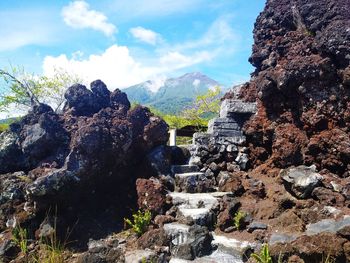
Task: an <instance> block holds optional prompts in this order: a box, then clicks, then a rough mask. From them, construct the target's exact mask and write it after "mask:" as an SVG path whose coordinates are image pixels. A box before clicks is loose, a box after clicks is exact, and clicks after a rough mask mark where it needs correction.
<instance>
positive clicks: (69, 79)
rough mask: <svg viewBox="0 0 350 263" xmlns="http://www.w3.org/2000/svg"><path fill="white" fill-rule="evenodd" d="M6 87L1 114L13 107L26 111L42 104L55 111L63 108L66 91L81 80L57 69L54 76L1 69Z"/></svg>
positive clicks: (0, 96)
mask: <svg viewBox="0 0 350 263" xmlns="http://www.w3.org/2000/svg"><path fill="white" fill-rule="evenodd" d="M0 78H2V80H3V81H4V84H5V85H4V86H3V87H2V88H0V112H7V111H9V109H11V107H12V108H13V107H16V108H17V109H21V110H26V109H28V108H30V107H32V106H34V105H37V104H39V103H41V102H44V103H47V104H49V105H51V106H52V107H53V108H54V109H55V110H58V109H60V108H61V107H62V104H63V102H64V93H65V91H66V89H67V88H68V87H69V86H71V85H72V84H74V83H77V82H80V79H79V78H78V77H77V76H75V75H72V74H69V73H67V72H66V71H63V70H61V69H60V70H58V69H55V71H54V74H53V76H51V77H47V76H37V75H34V74H29V73H26V72H25V71H24V69H23V68H16V67H11V68H10V70H6V69H0Z"/></svg>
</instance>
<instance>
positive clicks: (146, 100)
mask: <svg viewBox="0 0 350 263" xmlns="http://www.w3.org/2000/svg"><path fill="white" fill-rule="evenodd" d="M217 85H219V83H218V82H217V81H215V80H213V79H211V78H209V77H208V76H206V75H204V74H203V73H201V72H191V73H186V74H184V75H182V76H180V77H178V78H169V79H162V80H161V81H160V80H159V81H154V80H153V81H146V82H143V83H140V84H138V85H135V86H132V87H129V88H126V89H124V90H123V91H124V92H125V93H126V94H127V95H128V98H129V99H130V101H132V102H138V103H140V104H144V105H150V106H153V107H155V108H158V109H159V110H161V111H163V112H164V113H176V112H179V111H181V110H182V109H183V108H184V107H185V106H186V105H188V104H190V103H192V102H193V100H194V99H195V98H196V96H198V95H199V94H203V93H206V92H207V91H208V89H210V88H212V87H214V86H217ZM155 88H157V89H155Z"/></svg>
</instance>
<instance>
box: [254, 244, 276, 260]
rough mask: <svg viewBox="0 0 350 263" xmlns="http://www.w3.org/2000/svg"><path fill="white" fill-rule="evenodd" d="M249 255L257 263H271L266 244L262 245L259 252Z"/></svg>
mask: <svg viewBox="0 0 350 263" xmlns="http://www.w3.org/2000/svg"><path fill="white" fill-rule="evenodd" d="M251 257H252V258H253V259H255V261H256V262H257V263H272V258H271V256H270V251H269V245H268V244H264V245H263V246H262V248H261V250H260V253H259V254H256V253H252V254H251Z"/></svg>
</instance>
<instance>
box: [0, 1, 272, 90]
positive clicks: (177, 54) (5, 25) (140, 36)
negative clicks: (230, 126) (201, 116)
mask: <svg viewBox="0 0 350 263" xmlns="http://www.w3.org/2000/svg"><path fill="white" fill-rule="evenodd" d="M264 3H265V1H264V0H249V1H247V0H219V1H213V0H147V1H146V0H99V1H96V0H95V1H92V0H90V1H89V0H86V1H64V0H58V1H47V0H45V1H43V0H31V1H23V0H12V1H0V21H1V28H0V35H1V42H0V68H6V67H8V66H9V64H10V63H11V64H12V65H21V66H23V67H24V69H25V70H26V71H28V72H31V73H35V74H45V75H50V74H52V73H53V70H54V68H63V69H64V70H67V71H69V72H74V73H75V74H78V75H80V76H81V77H82V78H83V79H84V80H85V81H86V82H90V81H92V80H94V79H97V78H100V79H102V80H103V81H105V82H106V84H107V85H108V86H109V88H110V89H114V88H124V87H128V86H130V85H134V84H137V83H139V82H142V81H146V80H148V79H151V80H159V81H158V82H157V83H161V82H162V80H164V79H165V78H167V77H177V76H180V75H181V74H183V73H186V72H194V71H200V72H202V73H204V74H206V75H208V76H209V77H211V78H213V79H215V80H217V81H219V82H220V83H222V84H223V85H226V86H231V85H233V84H237V83H240V82H243V81H245V80H248V79H249V74H250V73H251V72H252V71H253V68H252V66H251V65H250V64H249V63H248V61H247V60H248V57H249V55H250V53H251V46H252V43H253V36H252V30H253V26H254V22H255V19H256V17H257V15H258V14H259V12H261V11H262V9H263V6H264Z"/></svg>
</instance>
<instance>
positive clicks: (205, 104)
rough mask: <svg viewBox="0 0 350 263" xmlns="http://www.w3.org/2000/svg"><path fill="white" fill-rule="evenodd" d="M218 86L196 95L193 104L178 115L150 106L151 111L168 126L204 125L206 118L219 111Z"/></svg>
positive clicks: (205, 124) (177, 127)
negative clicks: (165, 112)
mask: <svg viewBox="0 0 350 263" xmlns="http://www.w3.org/2000/svg"><path fill="white" fill-rule="evenodd" d="M220 97H221V89H220V87H215V89H214V90H208V92H206V93H204V94H202V95H199V96H197V97H196V100H195V102H194V104H193V105H191V106H189V107H188V108H187V109H185V110H184V111H183V112H181V113H180V114H178V115H170V114H164V113H163V112H161V111H160V110H158V109H156V108H154V107H150V109H151V111H152V112H153V113H154V114H156V115H158V116H160V117H162V118H163V119H164V120H165V122H166V123H167V124H168V125H169V127H170V128H176V129H180V128H182V127H185V126H195V127H198V128H199V127H206V126H207V125H208V120H209V119H210V118H212V117H213V116H214V115H216V114H217V113H218V112H219V109H220Z"/></svg>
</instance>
